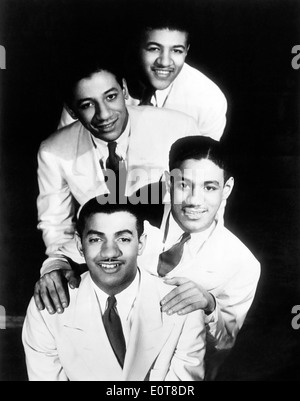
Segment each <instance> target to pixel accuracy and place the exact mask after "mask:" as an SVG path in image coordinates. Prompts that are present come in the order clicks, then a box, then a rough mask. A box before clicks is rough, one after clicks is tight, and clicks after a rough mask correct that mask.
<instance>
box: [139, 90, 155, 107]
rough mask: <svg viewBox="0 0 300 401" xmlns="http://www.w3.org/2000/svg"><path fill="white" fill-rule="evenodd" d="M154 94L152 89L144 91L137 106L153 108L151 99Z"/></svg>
mask: <svg viewBox="0 0 300 401" xmlns="http://www.w3.org/2000/svg"><path fill="white" fill-rule="evenodd" d="M154 94H155V89H154V88H147V89H145V90H144V93H143V96H142V99H141V101H140V104H139V106H153V104H152V102H151V99H152V97H153V96H154Z"/></svg>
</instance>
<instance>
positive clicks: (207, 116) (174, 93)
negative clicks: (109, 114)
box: [59, 63, 227, 141]
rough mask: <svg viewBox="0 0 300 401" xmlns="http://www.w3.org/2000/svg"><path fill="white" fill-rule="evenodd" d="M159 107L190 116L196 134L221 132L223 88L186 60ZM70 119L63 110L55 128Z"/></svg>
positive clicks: (132, 102) (132, 101) (217, 135)
mask: <svg viewBox="0 0 300 401" xmlns="http://www.w3.org/2000/svg"><path fill="white" fill-rule="evenodd" d="M129 89H130V88H129ZM140 100H141V99H133V98H130V99H129V100H128V101H127V104H128V105H134V106H137V105H138V104H139V103H140ZM163 107H164V108H166V109H170V110H176V111H180V112H183V113H185V114H187V115H189V116H192V117H193V118H194V119H195V120H196V122H197V125H198V129H199V131H200V135H203V136H210V137H211V138H213V139H215V140H217V141H219V140H220V138H221V136H222V135H223V132H224V129H225V126H226V113H227V100H226V98H225V96H224V94H223V92H222V91H221V90H220V88H219V87H218V86H217V85H216V84H215V83H214V82H213V81H212V80H211V79H209V78H208V77H207V76H206V75H204V74H203V73H202V72H200V71H199V70H197V69H196V68H193V67H191V66H190V65H188V64H186V63H185V64H184V66H183V69H182V70H181V72H180V74H179V75H178V77H177V78H176V79H175V81H174V83H173V85H172V89H171V91H170V93H169V96H168V98H167V100H166V102H165V104H164V106H163ZM73 121H74V120H73V119H72V117H71V116H70V115H69V113H68V112H67V111H66V110H64V111H63V113H62V117H61V121H60V124H59V128H61V127H64V126H66V125H68V124H71V123H72V122H73Z"/></svg>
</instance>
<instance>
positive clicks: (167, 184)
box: [165, 171, 172, 194]
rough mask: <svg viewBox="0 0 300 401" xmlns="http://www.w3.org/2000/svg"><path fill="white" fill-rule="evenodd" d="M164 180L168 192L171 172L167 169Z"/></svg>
mask: <svg viewBox="0 0 300 401" xmlns="http://www.w3.org/2000/svg"><path fill="white" fill-rule="evenodd" d="M165 180H166V188H167V191H168V192H169V194H170V193H171V186H172V181H171V174H170V173H169V172H168V171H165Z"/></svg>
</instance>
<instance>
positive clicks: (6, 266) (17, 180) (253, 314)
mask: <svg viewBox="0 0 300 401" xmlns="http://www.w3.org/2000/svg"><path fill="white" fill-rule="evenodd" d="M163 1H166V0H160V1H154V0H153V1H149V0H140V1H137V0H126V1H125V0H109V1H108V0H82V1H79V0H22V1H20V0H0V45H3V46H5V48H6V51H7V69H6V70H0V85H1V86H0V88H1V92H0V96H1V98H0V107H1V108H0V113H1V114H0V129H1V131H0V132H1V137H0V140H1V149H0V151H1V153H0V169H1V176H0V199H1V210H0V213H1V214H0V218H1V231H0V241H1V243H0V247H1V248H0V249H1V254H0V258H1V259H0V305H3V306H5V308H6V311H7V314H8V315H10V316H22V315H24V314H25V311H26V307H27V304H28V302H29V300H30V297H31V295H32V292H33V286H34V283H35V281H36V280H37V279H38V277H39V269H40V267H41V263H42V261H43V259H44V245H43V242H42V239H41V234H40V233H39V232H37V230H36V224H37V212H36V198H37V195H38V188H37V180H36V168H37V162H36V154H37V150H38V147H39V145H40V142H41V141H42V140H43V139H45V138H46V137H47V136H48V135H50V134H51V133H52V132H53V131H54V130H55V128H56V126H57V124H58V120H59V116H60V112H61V108H62V100H61V96H60V93H59V90H58V89H59V88H58V87H59V85H58V84H57V83H58V82H59V80H58V75H59V71H60V67H62V66H63V63H64V60H65V58H66V57H67V55H68V52H70V51H71V52H73V54H74V52H76V50H77V49H80V47H81V46H82V45H83V44H85V45H88V46H90V47H91V48H93V49H94V50H95V52H101V51H102V49H104V48H105V47H107V46H114V48H115V54H118V52H120V57H121V55H122V51H123V50H124V48H126V46H125V44H126V41H127V40H128V39H129V40H131V37H132V36H131V35H132V34H133V33H134V27H135V23H136V21H137V20H138V19H139V15H140V14H139V13H141V12H142V13H146V12H147V8H148V7H150V8H148V9H152V10H153V9H155V7H158V4H159V3H160V2H163ZM171 3H172V7H175V8H176V7H177V8H178V10H179V12H182V10H183V7H184V8H185V7H189V8H190V7H192V11H193V12H192V15H193V18H191V30H192V33H193V42H192V48H191V51H190V55H189V59H188V61H189V62H190V63H191V64H192V65H194V66H196V67H197V68H199V69H200V70H201V71H202V72H204V73H206V74H207V75H208V76H209V77H211V78H212V79H213V80H214V81H215V82H216V83H217V84H218V85H219V86H220V87H221V88H222V90H223V91H224V93H225V94H226V97H227V99H228V102H229V113H228V125H227V129H226V133H225V135H224V138H225V140H226V142H227V144H228V145H230V148H231V149H232V150H235V151H236V152H237V156H236V162H235V167H236V169H235V170H236V171H235V176H236V182H237V184H236V188H235V192H234V194H233V197H232V199H231V201H230V204H229V206H228V208H227V218H226V220H227V225H228V226H229V227H230V228H231V229H232V230H233V231H234V232H235V233H236V234H237V235H238V236H239V237H240V238H241V239H242V240H243V241H244V242H245V243H246V244H247V245H248V246H249V248H250V249H251V250H253V252H254V253H255V255H256V256H257V258H258V259H259V260H260V261H261V263H262V277H261V281H260V285H259V288H258V292H257V297H256V300H255V302H254V304H253V307H252V308H251V311H250V313H249V316H248V318H247V321H246V323H245V325H244V328H243V329H242V331H241V333H240V335H239V338H238V341H237V344H236V347H235V349H234V350H233V352H232V354H231V356H230V357H229V359H228V361H227V362H226V364H225V365H224V368H223V369H222V370H221V372H220V374H219V380H299V378H300V362H299V361H300V358H299V356H300V353H299V351H300V349H299V348H300V347H299V345H300V331H296V330H293V329H292V326H291V320H292V317H293V316H292V314H291V310H292V307H293V306H294V305H297V304H298V305H300V277H299V270H300V268H299V266H300V264H299V262H300V260H299V259H300V258H299V256H300V255H299V232H300V228H299V227H300V226H299V223H300V221H299V217H300V216H299V201H300V196H299V195H300V193H299V167H300V165H299V164H300V157H299V156H300V153H299V115H300V99H299V97H300V87H299V82H300V80H299V78H300V70H294V69H293V68H292V65H291V61H292V58H293V55H292V48H293V46H295V45H299V44H300V37H299V30H298V26H300V10H299V2H298V1H297V0H295V1H292V0H244V1H240V0H226V1H222V0H205V1H201V0H186V1H184V0H172V2H171ZM141 4H143V7H139V8H138V7H137V6H138V5H139V6H140V5H141ZM134 62H135V61H134V60H132V63H134ZM19 336H20V332H19V331H17V333H16V332H15V331H13V330H12V329H8V330H6V331H4V330H2V331H1V332H0V341H1V344H0V346H1V349H0V358H1V359H2V360H0V362H1V365H0V380H24V379H26V373H25V370H24V362H23V351H22V347H21V343H20V338H19Z"/></svg>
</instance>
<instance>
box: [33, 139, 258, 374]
mask: <svg viewBox="0 0 300 401" xmlns="http://www.w3.org/2000/svg"><path fill="white" fill-rule="evenodd" d="M227 159H228V158H227V157H226V156H225V154H224V148H223V146H222V145H221V144H220V143H218V142H216V141H214V140H213V139H211V138H205V137H201V136H198V137H187V138H182V139H180V140H178V141H177V142H176V143H175V144H174V145H173V146H172V149H171V152H170V163H169V171H171V172H173V173H172V175H170V173H167V183H168V189H169V193H170V194H171V204H170V203H166V204H164V203H163V202H161V204H160V205H155V206H154V207H153V206H151V207H149V205H145V210H146V218H147V219H148V220H149V221H150V222H151V223H152V226H151V225H147V228H146V233H147V236H148V244H149V246H148V247H147V249H146V251H145V252H144V254H143V255H141V256H140V261H139V265H140V266H141V268H143V267H145V269H146V270H148V271H150V272H151V274H154V275H158V274H159V275H164V276H166V279H167V281H166V282H167V283H170V284H171V285H175V286H176V289H175V290H172V291H171V292H170V294H168V295H167V296H166V297H165V298H164V299H163V300H162V303H163V310H164V311H165V312H166V313H170V314H171V315H172V314H176V313H179V314H186V313H190V312H192V311H194V310H197V309H201V310H203V311H204V312H205V314H206V318H205V323H206V327H207V340H208V348H209V349H208V352H207V362H208V365H207V366H208V376H207V378H209V379H212V378H214V377H215V375H216V373H217V368H218V366H219V363H220V362H222V360H223V356H225V354H226V353H227V350H230V349H231V348H232V347H233V346H234V344H235V341H236V338H237V335H238V333H239V331H240V329H241V327H242V325H243V323H244V321H245V318H246V315H247V313H248V311H249V309H250V307H251V304H252V302H253V299H254V296H255V293H256V288H257V284H258V280H259V277H260V264H259V262H258V261H257V260H256V258H255V257H254V256H253V254H252V253H251V252H250V251H249V249H248V248H247V247H246V246H245V245H244V244H243V243H242V242H241V241H240V240H239V239H238V238H237V237H236V236H235V235H234V234H232V233H231V232H229V231H228V230H227V229H226V228H225V227H224V224H223V219H222V218H221V219H220V218H219V215H218V212H219V210H220V207H221V205H222V203H223V202H224V200H227V199H228V198H229V196H230V194H231V192H232V190H233V187H234V179H233V177H232V176H231V175H230V173H229V168H228V163H227V162H228V160H227ZM142 192H143V190H142ZM146 193H147V194H148V196H149V199H151V191H150V188H148V187H147V188H146ZM143 199H145V198H143ZM153 225H155V226H156V227H157V228H156V227H154V226H153ZM186 233H187V234H189V235H190V237H188V238H187V239H186V241H185V243H184V244H183V245H184V246H183V248H182V250H181V252H182V253H181V257H179V260H177V262H178V263H177V264H176V265H174V266H173V268H171V269H170V270H169V271H168V272H166V271H165V272H164V273H162V272H161V271H160V269H159V268H158V266H159V262H160V260H159V259H160V255H163V254H164V253H165V252H167V254H168V251H169V250H171V249H172V248H173V247H177V245H178V244H180V243H181V239H182V238H184V237H185V234H186ZM62 255H65V256H69V257H74V256H73V255H74V252H72V250H71V249H67V248H65V249H61V257H62V258H63V256H62ZM165 255H166V254H165ZM169 257H170V255H169ZM75 258H76V255H75ZM165 259H166V256H163V260H165ZM173 259H174V258H173ZM76 260H77V261H78V262H80V260H78V257H77V258H76ZM52 274H53V275H52V276H51V275H46V276H45V277H44V278H43V279H41V281H40V282H39V283H38V284H37V286H36V294H35V298H36V301H37V305H38V306H39V308H40V309H43V308H44V307H45V306H46V308H47V310H48V311H49V305H50V307H51V308H52V313H53V312H54V310H57V309H58V307H57V306H56V308H54V310H53V306H51V305H52V302H53V304H54V305H59V308H60V309H61V311H60V313H61V312H62V311H63V308H62V307H61V302H62V303H63V302H66V303H67V297H66V294H65V293H64V292H65V289H64V286H63V284H62V282H61V278H60V276H61V273H59V272H53V273H52ZM73 278H74V277H73ZM77 285H78V282H77ZM47 288H48V289H47ZM52 288H53V290H52ZM45 289H46V290H45ZM49 293H50V297H49ZM71 293H72V291H71ZM51 297H52V300H50V299H49V298H51ZM63 300H65V301H63ZM221 351H222V352H221Z"/></svg>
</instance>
